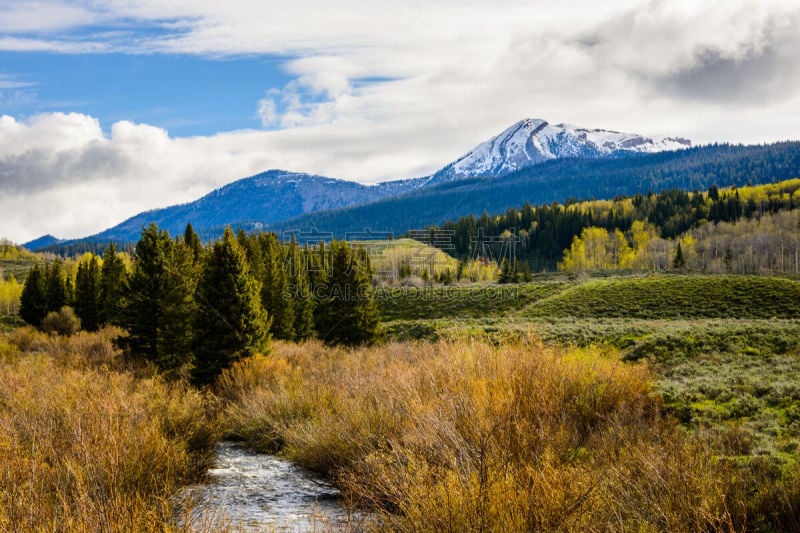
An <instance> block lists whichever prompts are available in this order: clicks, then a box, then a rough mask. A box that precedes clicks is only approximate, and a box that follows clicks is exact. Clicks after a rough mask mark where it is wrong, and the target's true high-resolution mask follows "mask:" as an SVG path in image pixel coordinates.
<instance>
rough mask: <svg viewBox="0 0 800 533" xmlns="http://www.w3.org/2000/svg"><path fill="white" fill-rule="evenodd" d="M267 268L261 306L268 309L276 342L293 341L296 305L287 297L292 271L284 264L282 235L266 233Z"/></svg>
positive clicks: (263, 243) (263, 241)
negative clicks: (290, 272)
mask: <svg viewBox="0 0 800 533" xmlns="http://www.w3.org/2000/svg"><path fill="white" fill-rule="evenodd" d="M260 243H261V253H262V257H263V262H262V265H263V268H262V269H261V274H262V278H261V279H260V280H259V281H261V303H262V305H263V306H264V309H266V310H267V312H268V313H269V315H270V317H271V318H272V323H271V325H270V333H272V336H273V337H275V338H276V339H286V340H292V339H294V336H295V331H294V322H295V320H294V308H293V307H294V306H293V305H292V304H293V302H292V299H291V298H288V297H287V287H288V285H289V279H288V272H287V271H288V270H289V269H288V268H286V264H285V261H284V251H283V247H282V246H281V244H280V242H278V236H277V235H275V234H274V233H264V234H262V235H261V236H260Z"/></svg>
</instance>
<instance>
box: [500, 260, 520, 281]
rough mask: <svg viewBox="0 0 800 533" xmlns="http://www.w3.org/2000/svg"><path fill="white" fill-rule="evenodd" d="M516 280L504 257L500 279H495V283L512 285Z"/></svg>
mask: <svg viewBox="0 0 800 533" xmlns="http://www.w3.org/2000/svg"><path fill="white" fill-rule="evenodd" d="M516 278H517V275H516V272H514V269H513V267H512V266H511V262H510V261H509V260H508V257H504V258H503V262H502V264H501V266H500V277H499V278H498V279H497V283H513V282H515V281H516Z"/></svg>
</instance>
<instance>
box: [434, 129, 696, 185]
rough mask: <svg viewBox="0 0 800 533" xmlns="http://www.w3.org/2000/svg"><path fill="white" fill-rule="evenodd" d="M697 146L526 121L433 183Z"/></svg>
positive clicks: (451, 166)
mask: <svg viewBox="0 0 800 533" xmlns="http://www.w3.org/2000/svg"><path fill="white" fill-rule="evenodd" d="M691 145H692V143H691V141H689V140H688V139H683V138H680V137H646V136H643V135H639V134H636V133H621V132H618V131H610V130H604V129H587V128H581V127H578V126H573V125H571V124H563V123H562V124H550V123H549V122H547V121H546V120H542V119H536V118H526V119H524V120H520V121H519V122H517V123H516V124H514V125H512V126H511V127H509V128H508V129H506V130H505V131H503V132H502V133H500V134H499V135H497V136H496V137H493V138H491V139H489V140H488V141H486V142H483V143H481V144H479V145H478V146H476V147H475V148H474V149H472V150H471V151H470V152H468V153H467V154H465V155H464V156H462V157H461V158H459V159H457V160H456V161H455V162H453V163H451V164H449V165H447V166H446V167H444V168H443V169H442V170H440V171H439V172H437V173H436V174H434V175H433V176H432V177H431V179H430V180H429V182H444V181H452V180H456V179H461V178H469V177H477V176H493V177H497V176H502V175H504V174H508V173H510V172H514V171H515V170H520V169H523V168H526V167H529V166H532V165H536V164H539V163H543V162H545V161H549V160H551V159H559V158H564V157H591V158H600V157H607V156H621V155H626V154H633V153H653V152H661V151H667V150H680V149H683V148H689V147H690V146H691Z"/></svg>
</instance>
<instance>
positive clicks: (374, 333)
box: [317, 241, 380, 346]
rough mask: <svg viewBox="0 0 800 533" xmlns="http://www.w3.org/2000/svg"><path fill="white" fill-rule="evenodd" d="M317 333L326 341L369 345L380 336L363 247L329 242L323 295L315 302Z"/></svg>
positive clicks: (378, 318) (368, 269) (340, 242)
mask: <svg viewBox="0 0 800 533" xmlns="http://www.w3.org/2000/svg"><path fill="white" fill-rule="evenodd" d="M318 308H319V313H317V332H318V334H319V337H320V338H321V339H322V340H323V341H324V342H326V343H328V344H345V345H351V346H354V345H361V344H372V343H374V342H376V341H378V340H379V339H380V314H379V313H378V307H377V305H376V304H375V301H374V300H373V293H372V273H371V271H370V265H369V258H368V257H367V254H366V250H363V249H361V250H354V249H353V248H351V247H350V246H349V245H348V244H347V243H346V242H344V241H333V242H332V243H331V267H330V275H329V277H328V283H327V292H326V295H325V298H324V299H323V300H322V301H321V302H319V304H318Z"/></svg>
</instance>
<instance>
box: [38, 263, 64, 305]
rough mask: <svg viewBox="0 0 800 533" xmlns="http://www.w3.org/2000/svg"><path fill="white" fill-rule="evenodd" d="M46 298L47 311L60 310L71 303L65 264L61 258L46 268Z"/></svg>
mask: <svg viewBox="0 0 800 533" xmlns="http://www.w3.org/2000/svg"><path fill="white" fill-rule="evenodd" d="M44 286H45V298H46V300H47V311H48V312H50V311H60V310H61V308H62V307H64V306H65V305H67V304H68V303H69V291H68V288H67V277H66V275H65V273H64V264H63V263H62V262H61V259H56V260H55V261H53V263H52V264H51V265H50V266H49V267H47V268H46V269H45V281H44Z"/></svg>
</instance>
